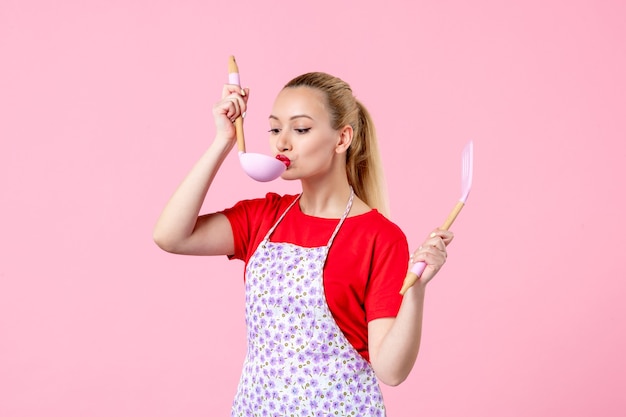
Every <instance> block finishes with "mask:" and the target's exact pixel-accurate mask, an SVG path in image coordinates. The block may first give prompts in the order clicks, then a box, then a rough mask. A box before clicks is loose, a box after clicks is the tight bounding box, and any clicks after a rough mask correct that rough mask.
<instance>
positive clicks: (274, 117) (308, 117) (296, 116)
mask: <svg viewBox="0 0 626 417" xmlns="http://www.w3.org/2000/svg"><path fill="white" fill-rule="evenodd" d="M300 117H306V118H307V119H311V120H313V118H312V117H311V116H308V115H306V114H296V115H295V116H291V117H290V118H289V120H294V119H299V118H300ZM269 118H270V119H274V120H279V119H278V117H276V116H274V115H273V114H270V117H269Z"/></svg>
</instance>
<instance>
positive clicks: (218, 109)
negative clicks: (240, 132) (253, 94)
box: [213, 84, 250, 147]
mask: <svg viewBox="0 0 626 417" xmlns="http://www.w3.org/2000/svg"><path fill="white" fill-rule="evenodd" d="M249 96H250V89H248V88H241V87H239V86H238V85H234V84H225V85H224V88H223V90H222V99H221V100H220V101H218V102H217V103H215V105H214V106H213V118H214V119H215V128H216V135H215V139H216V140H224V141H226V142H227V143H228V144H229V145H230V146H231V147H232V146H233V145H234V144H235V143H236V141H237V134H236V130H235V120H236V119H237V117H239V116H241V115H242V114H244V113H245V112H246V108H247V103H248V97H249Z"/></svg>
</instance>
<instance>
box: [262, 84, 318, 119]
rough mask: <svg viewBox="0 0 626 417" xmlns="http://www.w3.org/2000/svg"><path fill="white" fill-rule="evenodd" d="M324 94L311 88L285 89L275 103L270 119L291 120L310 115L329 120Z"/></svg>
mask: <svg viewBox="0 0 626 417" xmlns="http://www.w3.org/2000/svg"><path fill="white" fill-rule="evenodd" d="M327 110H328V109H327V108H326V100H325V97H324V94H323V93H322V92H321V91H319V90H317V89H315V88H311V87H287V88H284V89H283V90H282V91H281V92H280V93H278V96H277V97H276V100H275V101H274V106H273V108H272V114H271V115H270V117H273V118H277V119H289V118H292V117H294V116H296V115H308V116H309V117H311V118H314V119H319V118H323V117H324V116H325V117H326V118H328V111H327Z"/></svg>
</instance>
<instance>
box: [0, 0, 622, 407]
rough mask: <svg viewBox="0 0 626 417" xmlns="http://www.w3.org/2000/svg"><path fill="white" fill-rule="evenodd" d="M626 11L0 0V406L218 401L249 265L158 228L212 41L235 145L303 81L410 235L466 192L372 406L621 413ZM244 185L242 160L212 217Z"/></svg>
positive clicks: (198, 142) (202, 122)
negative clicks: (337, 96)
mask: <svg viewBox="0 0 626 417" xmlns="http://www.w3.org/2000/svg"><path fill="white" fill-rule="evenodd" d="M625 16H626V7H625V6H624V3H623V2H619V1H608V0H607V1H591V0H588V1H578V0H574V1H556V0H549V1H545V0H544V1H534V0H531V1H523V2H522V1H515V2H511V1H508V2H502V1H493V0H492V1H489V0H478V1H473V2H465V1H458V0H447V1H446V0H444V1H438V2H432V1H408V0H407V1H384V2H363V1H336V0H335V1H327V0H318V1H316V2H291V1H277V0H275V1H266V2H253V1H249V2H238V3H232V2H230V3H229V2H212V1H189V0H186V1H182V0H179V1H164V0H161V1H141V0H115V1H106V2H105V1H99V2H97V1H90V2H85V1H78V0H76V1H69V0H68V1H56V2H49V1H35V0H30V1H29V0H2V2H0V57H1V58H0V59H1V64H0V138H1V142H0V199H1V200H0V213H1V215H0V236H1V238H0V415H1V416H3V417H4V416H6V417H31V416H46V417H47V416H51V417H52V416H55V417H56V416H64V417H74V416H76V417H78V416H81V417H82V416H89V417H105V416H106V417H109V416H117V417H135V416H151V417H169V416H187V417H191V416H225V415H228V413H229V408H230V403H231V400H232V397H233V395H234V390H235V388H236V384H237V380H238V376H239V372H240V368H241V362H242V360H243V355H244V350H245V341H244V338H245V335H244V324H243V291H242V285H241V271H242V264H240V263H237V262H228V261H227V260H226V259H225V258H191V257H177V256H174V255H169V254H166V253H164V252H161V251H160V250H158V249H157V247H156V246H155V245H154V244H153V242H152V240H151V230H152V226H153V224H154V222H155V220H156V217H157V216H158V214H159V212H160V210H161V208H162V206H163V204H164V203H165V201H166V199H167V198H168V196H169V195H170V193H171V192H172V191H173V189H174V187H175V186H176V185H177V183H178V182H179V181H180V179H181V178H182V177H183V175H184V174H185V173H186V172H187V170H188V169H189V168H190V167H191V164H192V163H193V162H194V161H195V160H196V159H197V158H198V157H199V156H200V154H201V153H202V152H203V150H204V149H205V148H206V146H207V145H208V144H209V142H210V140H211V139H212V135H213V125H212V123H213V122H212V117H211V114H210V110H211V106H212V104H213V103H214V102H215V101H216V100H217V99H218V98H219V95H220V92H221V85H222V83H224V82H225V81H226V71H227V67H226V63H227V57H228V55H229V54H234V55H236V57H237V60H238V62H239V65H240V68H241V72H242V80H243V83H244V84H245V85H246V86H249V87H250V88H251V90H252V93H251V99H250V100H251V101H250V110H249V112H248V117H247V118H246V120H247V121H246V130H247V141H248V149H249V151H252V152H266V151H267V149H268V147H267V141H266V140H267V134H266V131H267V121H266V117H267V115H268V113H269V110H270V106H271V104H272V101H273V99H274V97H275V94H276V93H277V92H278V90H279V89H280V87H281V86H282V85H283V84H284V83H285V82H286V81H287V80H288V79H290V78H291V77H293V76H295V75H298V74H300V73H302V72H306V71H311V70H322V71H327V72H331V73H334V74H336V75H338V76H340V77H343V78H345V79H346V80H348V81H349V82H350V83H351V84H352V86H353V88H354V90H355V91H356V94H357V96H358V97H359V98H360V99H362V100H363V101H364V102H365V104H366V105H367V106H368V107H369V109H370V110H371V112H372V113H373V114H374V117H375V119H376V121H377V127H378V130H379V133H380V138H381V142H382V143H381V147H382V153H383V158H384V160H385V161H386V171H387V177H388V181H389V186H390V197H391V203H392V211H393V219H394V220H395V222H396V223H397V224H398V225H400V226H401V227H402V228H403V229H404V230H405V232H406V234H407V236H408V238H409V240H410V242H411V245H412V247H415V246H416V245H418V244H419V242H420V241H421V240H422V238H423V236H424V235H425V234H426V233H427V232H428V231H429V230H430V229H431V228H432V227H435V226H437V225H439V224H440V223H441V222H442V221H443V220H444V219H445V216H446V215H447V213H448V211H449V210H450V209H451V208H452V206H453V204H454V203H455V201H456V199H457V198H458V195H459V170H460V167H459V161H458V160H459V155H460V151H461V148H462V146H463V144H464V143H465V142H466V141H467V140H468V139H474V141H475V146H476V171H475V180H474V181H475V182H474V184H475V186H474V189H473V191H472V194H471V196H470V199H469V201H468V206H467V207H466V208H465V210H464V211H463V213H462V214H461V216H460V217H459V219H458V221H457V223H456V224H455V225H454V231H455V232H456V235H457V237H456V240H455V242H454V244H453V245H452V246H451V247H450V257H449V261H448V264H447V265H446V268H445V270H444V271H442V272H441V274H440V275H439V276H438V277H437V279H436V280H435V281H433V283H432V284H431V286H430V290H429V294H428V296H427V297H428V300H427V306H426V316H425V327H424V343H423V348H422V351H421V356H420V358H419V360H418V363H417V365H416V368H415V370H414V372H413V373H412V375H411V376H410V378H409V379H408V380H407V381H406V382H405V383H404V384H403V385H401V386H400V387H397V388H387V387H385V388H384V394H385V396H386V401H387V405H388V411H389V415H390V416H393V417H402V416H437V417H447V416H459V415H463V416H496V415H497V416H501V417H506V416H560V415H567V416H570V417H578V416H580V417H582V416H590V415H599V416H623V415H624V413H625V412H626V396H625V395H624V387H625V386H626V359H625V358H624V356H625V355H624V352H626V332H625V325H624V323H625V319H626V303H624V302H623V298H624V293H625V292H626V281H625V279H624V278H626V267H625V266H624V263H623V262H622V261H623V257H624V253H625V251H626V244H625V243H624V242H625V241H624V232H625V227H624V226H625V222H624V220H623V217H622V214H621V213H622V211H623V208H622V205H623V202H624V197H623V195H624V190H625V184H624V182H625V178H626V168H625V166H626V134H625V132H626V117H625V110H626V100H625V97H626V78H625V77H624V74H626V47H625V42H624V40H625V39H626V29H624V28H625V27H626V21H625V18H624V17H625ZM296 186H297V184H290V183H285V182H281V181H280V180H279V181H276V182H273V183H269V184H259V183H255V182H254V181H252V180H250V179H248V178H247V177H246V176H245V174H243V173H242V171H241V169H240V168H239V163H238V160H237V157H236V155H235V153H234V152H233V154H232V156H231V158H230V159H229V160H228V161H227V162H226V163H225V165H224V167H223V170H222V172H220V174H219V176H218V178H217V180H216V183H215V192H214V195H215V196H216V198H215V199H214V201H213V202H212V203H211V204H210V205H209V204H207V207H206V210H217V209H221V208H224V207H226V206H230V205H232V204H233V203H234V202H235V201H236V200H238V199H241V198H248V197H255V196H259V195H262V194H263V193H265V192H266V191H269V190H274V191H277V192H293V191H295V190H297V187H296Z"/></svg>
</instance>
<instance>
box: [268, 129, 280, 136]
mask: <svg viewBox="0 0 626 417" xmlns="http://www.w3.org/2000/svg"><path fill="white" fill-rule="evenodd" d="M268 132H270V133H271V134H272V135H278V133H280V129H278V128H274V129H270V130H268Z"/></svg>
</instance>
